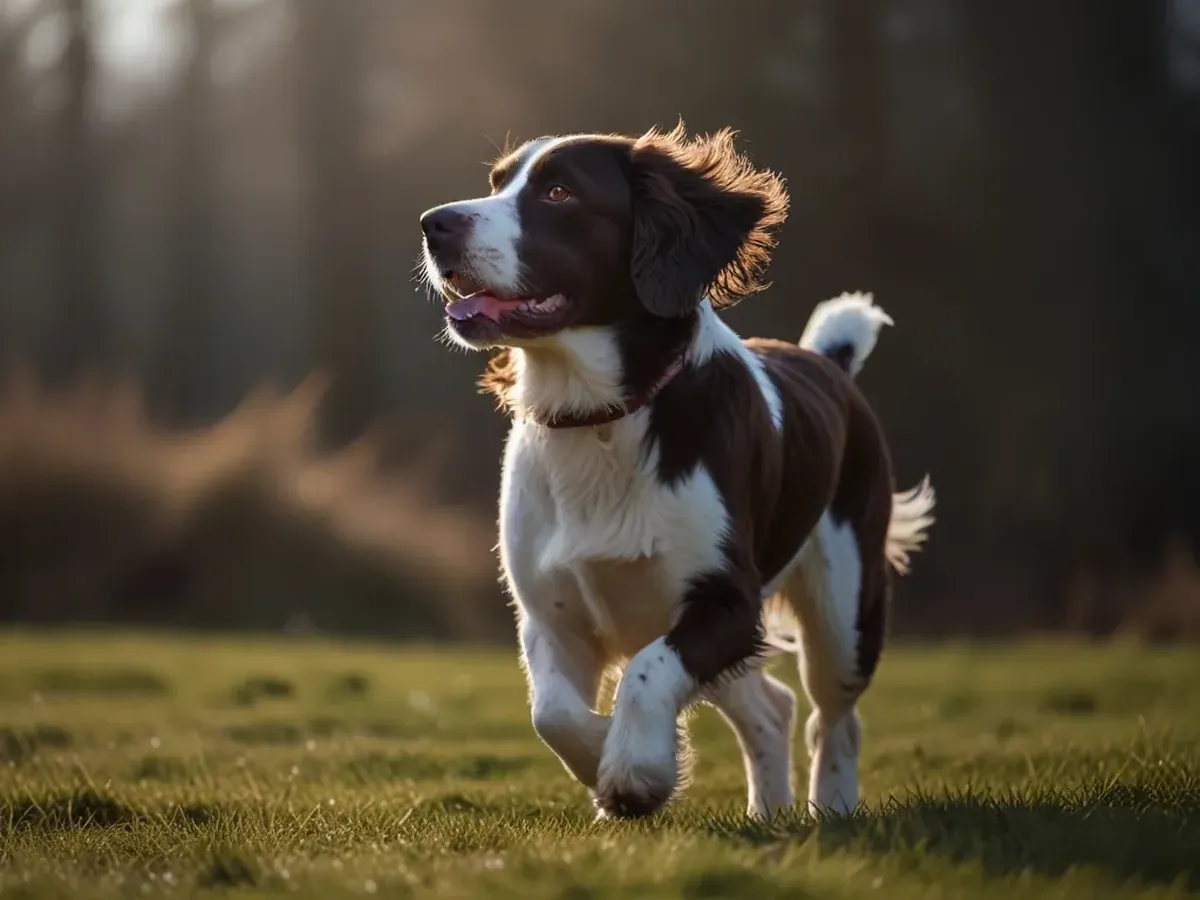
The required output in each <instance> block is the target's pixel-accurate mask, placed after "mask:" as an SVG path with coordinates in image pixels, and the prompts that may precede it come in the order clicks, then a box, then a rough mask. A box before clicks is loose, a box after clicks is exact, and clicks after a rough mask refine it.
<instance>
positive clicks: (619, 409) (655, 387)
mask: <svg viewBox="0 0 1200 900" xmlns="http://www.w3.org/2000/svg"><path fill="white" fill-rule="evenodd" d="M686 364H687V351H686V350H685V351H684V352H682V353H680V354H679V355H678V356H676V357H675V358H674V359H673V360H671V363H670V365H668V366H667V368H666V369H664V370H663V373H662V374H661V375H659V376H658V378H657V379H656V380H655V381H654V383H653V384H651V385H650V387H648V388H647V389H646V390H645V391H643V392H642V393H640V394H638V395H637V396H634V397H629V398H627V399H626V400H625V401H624V402H623V403H620V404H615V405H613V406H604V407H601V408H600V409H597V410H594V411H592V412H589V413H570V412H563V413H555V414H554V415H551V416H541V415H538V414H536V413H533V412H526V413H525V415H524V418H526V419H528V420H529V421H531V422H536V423H537V424H538V425H544V426H545V427H546V428H595V427H597V426H599V425H609V424H611V423H613V422H616V421H619V420H621V419H623V418H625V417H626V416H631V415H633V414H634V413H635V412H637V411H638V410H639V409H642V408H643V407H645V406H648V405H649V404H650V402H651V401H653V400H654V398H655V397H657V396H658V395H659V394H660V393H662V390H663V388H665V387H666V386H667V385H668V384H670V383H671V380H672V379H673V378H674V377H675V376H676V375H678V374H679V373H680V372H682V371H683V367H684V366H685V365H686Z"/></svg>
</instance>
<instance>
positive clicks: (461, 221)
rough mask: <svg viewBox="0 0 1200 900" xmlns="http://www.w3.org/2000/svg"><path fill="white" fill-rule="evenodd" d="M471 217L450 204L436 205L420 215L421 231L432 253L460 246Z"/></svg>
mask: <svg viewBox="0 0 1200 900" xmlns="http://www.w3.org/2000/svg"><path fill="white" fill-rule="evenodd" d="M470 224H471V218H470V216H467V215H465V214H463V213H462V212H459V211H458V210H456V209H454V208H453V207H451V206H438V207H435V208H434V209H431V210H429V211H428V212H426V213H425V214H424V215H422V216H421V231H423V232H424V233H425V243H426V244H428V245H429V249H430V251H431V252H433V253H443V252H447V251H450V250H453V249H455V248H458V247H461V245H462V242H463V239H464V238H465V237H466V234H467V230H468V228H469V227H470Z"/></svg>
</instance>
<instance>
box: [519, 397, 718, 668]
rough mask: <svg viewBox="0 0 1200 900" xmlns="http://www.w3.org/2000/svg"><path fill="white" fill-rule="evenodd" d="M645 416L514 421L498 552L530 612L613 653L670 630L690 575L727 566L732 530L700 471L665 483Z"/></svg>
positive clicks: (633, 648)
mask: <svg viewBox="0 0 1200 900" xmlns="http://www.w3.org/2000/svg"><path fill="white" fill-rule="evenodd" d="M648 415H649V414H648V412H645V411H643V412H640V413H638V414H635V415H633V416H630V417H629V418H627V419H623V420H621V421H620V422H616V423H614V424H613V425H611V426H605V427H603V428H578V429H561V430H551V429H546V428H543V427H541V426H537V425H531V424H526V423H523V422H517V423H516V424H514V426H513V429H512V431H511V433H510V434H509V438H508V444H507V447H506V450H505V459H504V475H503V482H502V487H501V497H500V554H501V560H502V563H503V566H504V573H505V577H506V579H507V581H508V584H509V587H510V589H511V590H512V593H513V595H514V597H515V599H516V601H517V603H518V605H519V607H520V609H521V611H522V612H523V613H524V614H527V615H531V616H533V617H535V618H537V619H539V620H541V621H543V622H545V623H546V624H551V623H553V624H554V625H556V626H557V627H562V628H566V629H568V630H570V631H572V632H574V633H575V634H577V635H578V636H580V637H583V636H584V635H585V634H586V635H588V636H590V637H592V638H594V639H595V640H597V641H598V642H599V643H600V644H601V645H602V646H603V647H604V649H605V651H606V652H607V653H608V654H609V655H611V656H620V657H627V656H629V655H631V654H633V653H635V652H636V651H637V650H639V649H640V648H641V647H643V646H645V644H647V643H649V642H650V641H652V640H654V639H655V638H657V637H660V636H662V635H663V634H665V633H666V631H667V630H668V629H669V628H670V626H671V624H672V623H673V621H674V618H675V614H676V611H677V610H678V607H679V603H680V600H681V599H682V597H683V595H684V592H685V590H686V588H687V584H688V582H689V580H691V579H692V578H694V577H695V576H697V575H699V574H702V573H704V572H707V571H711V570H713V569H716V568H719V567H720V565H721V557H720V552H721V541H722V538H723V537H724V535H725V532H726V529H727V526H728V516H727V514H726V511H725V504H724V502H723V501H722V499H721V496H720V493H719V492H718V491H717V488H716V485H715V484H714V483H713V480H712V478H711V476H710V475H709V473H708V471H707V470H706V469H704V468H703V467H702V466H701V467H698V468H697V469H696V471H695V472H693V473H692V474H691V475H690V476H689V477H688V478H686V479H684V480H683V481H682V482H680V483H679V484H677V485H675V486H674V487H666V486H664V485H663V484H662V483H661V482H660V481H659V480H658V477H657V473H656V469H657V459H656V457H657V450H656V449H655V448H654V447H650V448H649V451H648V452H647V448H646V445H645V443H644V436H645V429H646V426H647V421H648Z"/></svg>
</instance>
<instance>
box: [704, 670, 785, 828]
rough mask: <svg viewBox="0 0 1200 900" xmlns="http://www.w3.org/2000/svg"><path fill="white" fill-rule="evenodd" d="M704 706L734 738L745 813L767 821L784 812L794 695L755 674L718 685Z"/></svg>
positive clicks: (768, 679)
mask: <svg viewBox="0 0 1200 900" xmlns="http://www.w3.org/2000/svg"><path fill="white" fill-rule="evenodd" d="M708 699H709V701H710V702H711V703H712V705H713V706H715V707H716V708H717V711H718V712H720V713H721V715H722V716H723V717H724V719H725V721H727V722H728V723H729V725H730V726H731V727H732V728H733V731H734V733H735V734H736V735H737V739H738V744H739V745H740V746H741V748H742V758H743V760H744V762H745V766H746V785H747V790H748V793H749V799H748V801H747V810H746V813H747V815H749V816H750V817H752V818H759V819H769V818H771V817H772V816H775V815H776V814H778V813H779V812H782V811H784V810H787V809H790V808H791V806H792V804H793V803H794V802H795V795H794V794H793V791H792V732H793V731H794V730H795V727H796V695H795V694H793V693H792V691H791V688H789V687H788V686H787V685H786V684H784V683H783V682H781V681H779V680H777V679H775V678H772V677H771V676H770V675H768V674H767V673H766V672H763V671H762V670H761V669H751V670H749V671H747V672H746V673H744V674H743V675H741V676H740V677H738V678H735V679H732V680H730V681H722V682H720V683H719V684H718V685H717V686H716V687H715V688H713V689H712V690H711V691H710V692H709V696H708Z"/></svg>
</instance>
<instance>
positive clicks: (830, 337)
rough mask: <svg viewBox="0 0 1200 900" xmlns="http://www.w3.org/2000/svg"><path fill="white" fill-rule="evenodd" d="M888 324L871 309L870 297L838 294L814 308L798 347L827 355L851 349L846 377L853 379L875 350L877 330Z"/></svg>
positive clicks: (881, 313) (887, 319)
mask: <svg viewBox="0 0 1200 900" xmlns="http://www.w3.org/2000/svg"><path fill="white" fill-rule="evenodd" d="M892 324H893V322H892V317H891V316H889V315H888V314H887V313H885V312H884V311H883V310H882V309H881V308H879V307H878V306H876V305H875V303H874V300H873V299H872V297H871V295H870V294H861V293H847V294H842V295H841V296H840V297H834V298H833V299H832V300H826V301H824V302H823V303H819V304H817V308H816V309H814V310H813V314H812V315H811V316H810V317H809V319H808V325H807V326H806V327H805V329H804V334H803V335H802V336H801V338H800V346H801V347H803V348H804V349H805V350H812V351H814V352H816V353H829V352H830V351H832V350H835V349H837V348H838V347H840V346H843V345H845V344H849V345H850V346H851V348H853V349H852V355H851V360H850V374H851V375H857V374H858V373H859V372H860V371H862V367H863V363H865V362H866V361H867V357H868V356H870V355H871V351H872V350H874V349H875V342H876V341H877V340H878V339H879V329H881V328H882V327H883V326H884V325H892Z"/></svg>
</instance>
